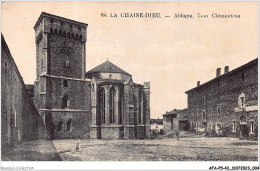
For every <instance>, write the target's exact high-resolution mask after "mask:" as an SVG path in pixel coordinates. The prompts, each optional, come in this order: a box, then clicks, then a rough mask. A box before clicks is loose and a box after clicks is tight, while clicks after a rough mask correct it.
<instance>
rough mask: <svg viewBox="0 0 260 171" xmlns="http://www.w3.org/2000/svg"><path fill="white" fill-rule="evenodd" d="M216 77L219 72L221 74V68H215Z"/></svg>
mask: <svg viewBox="0 0 260 171" xmlns="http://www.w3.org/2000/svg"><path fill="white" fill-rule="evenodd" d="M216 74H217V75H216V77H219V76H220V74H221V68H217V72H216Z"/></svg>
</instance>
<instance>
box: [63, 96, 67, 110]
mask: <svg viewBox="0 0 260 171" xmlns="http://www.w3.org/2000/svg"><path fill="white" fill-rule="evenodd" d="M67 107H68V96H67V95H65V96H64V97H63V98H62V105H61V108H62V109H65V108H67Z"/></svg>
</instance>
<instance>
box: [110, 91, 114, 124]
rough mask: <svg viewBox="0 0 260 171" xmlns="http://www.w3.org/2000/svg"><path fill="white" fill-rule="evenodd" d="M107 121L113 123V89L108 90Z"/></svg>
mask: <svg viewBox="0 0 260 171" xmlns="http://www.w3.org/2000/svg"><path fill="white" fill-rule="evenodd" d="M109 122H110V123H115V89H114V87H112V88H111V89H110V91H109Z"/></svg>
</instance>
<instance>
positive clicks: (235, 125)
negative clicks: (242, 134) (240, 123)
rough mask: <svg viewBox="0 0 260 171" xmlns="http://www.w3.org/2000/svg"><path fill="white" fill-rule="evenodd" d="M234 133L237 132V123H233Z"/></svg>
mask: <svg viewBox="0 0 260 171" xmlns="http://www.w3.org/2000/svg"><path fill="white" fill-rule="evenodd" d="M232 132H237V122H236V121H233V130H232Z"/></svg>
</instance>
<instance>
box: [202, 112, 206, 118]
mask: <svg viewBox="0 0 260 171" xmlns="http://www.w3.org/2000/svg"><path fill="white" fill-rule="evenodd" d="M202 119H206V111H203V112H202Z"/></svg>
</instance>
